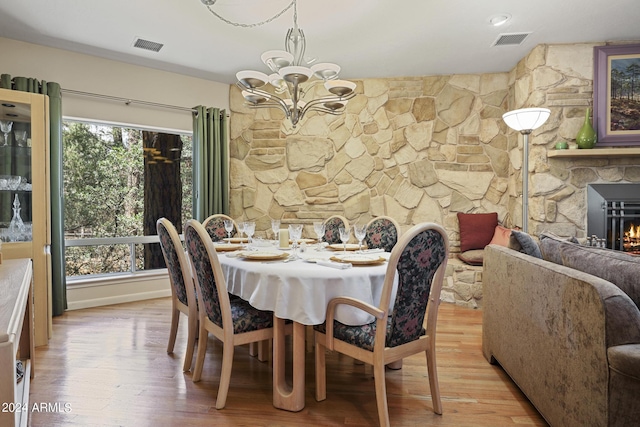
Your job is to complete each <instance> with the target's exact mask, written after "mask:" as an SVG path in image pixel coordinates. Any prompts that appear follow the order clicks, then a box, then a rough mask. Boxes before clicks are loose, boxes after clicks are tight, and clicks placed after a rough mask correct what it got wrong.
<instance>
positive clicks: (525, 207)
mask: <svg viewBox="0 0 640 427" xmlns="http://www.w3.org/2000/svg"><path fill="white" fill-rule="evenodd" d="M520 133H521V134H522V135H523V137H524V145H523V146H522V231H524V232H525V233H528V232H529V227H528V223H529V134H530V133H531V129H526V130H521V131H520Z"/></svg>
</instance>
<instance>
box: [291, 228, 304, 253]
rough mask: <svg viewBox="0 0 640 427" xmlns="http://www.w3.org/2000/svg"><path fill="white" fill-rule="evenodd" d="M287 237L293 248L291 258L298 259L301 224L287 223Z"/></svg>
mask: <svg viewBox="0 0 640 427" xmlns="http://www.w3.org/2000/svg"><path fill="white" fill-rule="evenodd" d="M289 237H290V238H291V247H292V248H293V251H292V256H291V259H298V253H297V249H298V240H300V238H301V237H302V224H289Z"/></svg>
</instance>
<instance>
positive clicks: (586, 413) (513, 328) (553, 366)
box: [482, 236, 640, 427]
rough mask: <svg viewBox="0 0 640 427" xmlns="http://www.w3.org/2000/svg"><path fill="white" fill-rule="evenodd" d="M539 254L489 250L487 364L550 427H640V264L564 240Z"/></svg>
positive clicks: (547, 243)
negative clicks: (504, 375) (514, 387)
mask: <svg viewBox="0 0 640 427" xmlns="http://www.w3.org/2000/svg"><path fill="white" fill-rule="evenodd" d="M543 237H544V238H543ZM536 243H537V242H536ZM539 249H540V255H539V256H541V257H542V258H539V257H538V256H533V255H529V254H526V253H523V252H521V251H518V250H515V249H513V248H511V247H504V246H498V245H493V244H492V245H489V246H487V247H486V248H485V254H484V267H483V299H484V304H483V342H482V350H483V354H484V357H485V358H486V359H487V360H488V361H489V362H490V363H494V364H495V363H497V364H499V365H500V366H501V367H502V368H503V369H504V371H505V372H506V373H507V374H508V375H509V376H510V377H511V379H512V380H513V381H514V382H515V383H516V385H517V386H518V387H519V388H520V389H521V390H522V392H523V393H524V394H525V395H526V396H527V398H528V399H529V400H530V401H531V403H532V404H533V405H534V406H535V407H536V409H537V410H538V411H539V412H540V414H541V415H542V416H543V417H544V418H545V420H546V421H547V422H548V423H549V424H550V425H551V426H557V427H572V426H575V427H585V426H639V425H640V310H639V306H640V257H634V256H631V255H626V254H623V253H622V252H618V251H611V250H607V249H600V248H593V247H587V246H582V245H580V244H578V243H572V242H569V241H566V240H564V239H561V238H557V236H541V239H540V241H539Z"/></svg>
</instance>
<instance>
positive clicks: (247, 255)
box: [240, 251, 289, 261]
mask: <svg viewBox="0 0 640 427" xmlns="http://www.w3.org/2000/svg"><path fill="white" fill-rule="evenodd" d="M240 257H241V258H244V259H250V260H259V261H269V260H276V259H284V258H287V257H289V254H288V253H286V252H274V251H247V252H242V253H241V254H240Z"/></svg>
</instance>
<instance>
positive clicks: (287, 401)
mask: <svg viewBox="0 0 640 427" xmlns="http://www.w3.org/2000/svg"><path fill="white" fill-rule="evenodd" d="M273 323H274V325H273V326H274V328H273V329H274V332H273V406H275V407H276V408H279V409H285V410H287V411H293V412H297V411H300V410H302V409H303V408H304V387H305V384H304V358H305V326H304V325H303V324H302V323H298V322H293V358H292V359H293V385H289V384H287V380H286V375H285V373H286V367H285V359H286V357H285V352H286V350H285V327H284V326H285V324H284V319H279V318H277V317H275V316H274V317H273Z"/></svg>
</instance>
